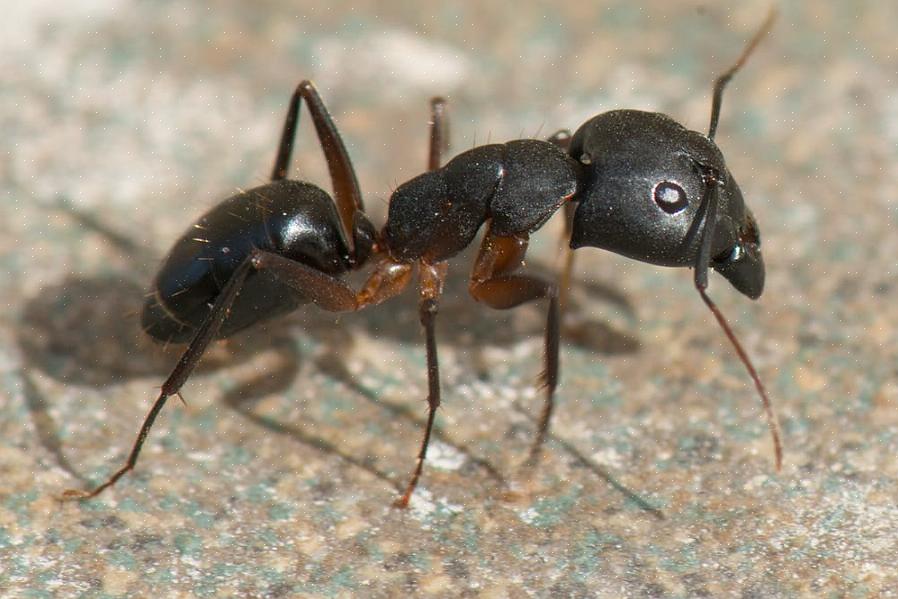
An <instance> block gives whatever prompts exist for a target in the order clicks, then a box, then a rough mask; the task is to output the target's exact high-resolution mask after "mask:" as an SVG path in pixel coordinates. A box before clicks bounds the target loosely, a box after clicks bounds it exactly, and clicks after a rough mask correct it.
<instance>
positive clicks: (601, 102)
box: [0, 0, 898, 597]
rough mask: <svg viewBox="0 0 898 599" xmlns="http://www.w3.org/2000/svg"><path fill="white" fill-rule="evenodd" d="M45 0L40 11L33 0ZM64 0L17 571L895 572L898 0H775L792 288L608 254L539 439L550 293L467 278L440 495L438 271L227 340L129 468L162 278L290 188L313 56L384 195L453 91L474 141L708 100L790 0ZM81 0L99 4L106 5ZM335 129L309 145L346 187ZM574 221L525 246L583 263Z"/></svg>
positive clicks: (787, 266) (20, 52)
mask: <svg viewBox="0 0 898 599" xmlns="http://www.w3.org/2000/svg"><path fill="white" fill-rule="evenodd" d="M13 4H15V3H13ZM395 4H396V5H395V6H387V7H384V3H375V2H362V3H359V2H348V1H342V0H335V1H333V2H328V3H326V4H322V3H320V2H313V1H309V0H297V1H290V2H286V1H275V0H269V1H262V2H251V3H248V2H240V1H237V0H225V1H223V2H217V3H213V4H211V5H210V8H205V7H204V6H201V5H200V4H199V3H194V4H185V3H181V2H170V1H166V0H162V1H157V2H138V3H134V2H125V1H124V0H94V1H92V2H86V3H85V2H78V3H59V2H49V1H47V0H32V1H30V2H27V3H17V4H16V5H15V6H7V7H5V8H4V13H5V14H4V19H3V23H2V25H0V32H2V35H0V40H2V41H0V70H2V73H3V83H2V85H0V295H2V297H3V304H4V309H3V310H2V311H0V481H2V484H0V595H3V596H13V597H18V596H22V597H43V596H76V595H77V596H89V597H112V596H124V595H128V596H150V595H154V596H159V597H163V596H181V597H192V596H197V597H201V596H222V595H232V596H269V597H274V596H291V595H302V596H322V597H332V596H366V597H390V596H408V595H412V594H414V595H421V596H446V597H450V596H452V597H455V596H485V597H506V596H507V597H521V596H556V597H560V596H574V597H576V596H606V597H622V596H624V597H626V596H632V597H638V596H646V595H648V596H659V597H668V596H681V597H685V596H689V597H698V596H743V597H775V596H796V595H806V596H816V597H820V596H872V595H879V596H893V595H894V594H895V593H896V591H895V589H898V575H896V574H895V564H896V563H898V548H896V541H898V507H896V500H895V498H896V496H898V462H896V458H895V456H896V454H898V405H896V401H898V372H896V367H895V364H896V358H898V303H896V302H895V301H894V297H895V294H896V293H898V266H896V259H895V256H896V255H898V236H896V235H895V233H894V229H893V227H892V226H893V224H894V220H895V218H896V216H898V213H896V208H895V207H896V206H898V204H896V201H895V185H894V182H895V181H896V180H898V81H896V72H898V53H896V50H895V37H894V32H893V30H894V26H895V23H898V4H896V3H894V2H881V1H876V2H874V1H873V0H869V1H859V2H839V1H836V0H830V1H820V2H797V1H795V2H793V1H784V2H781V3H780V5H781V15H780V19H779V21H778V23H777V25H776V27H775V29H774V31H773V34H772V36H771V37H770V38H769V39H767V40H766V41H765V42H764V43H763V44H762V46H761V47H760V48H759V49H758V51H757V53H756V55H754V56H753V57H752V58H751V60H750V61H749V63H748V65H747V66H746V68H745V70H744V71H743V72H741V73H739V75H738V76H737V77H736V79H735V80H734V82H733V85H732V87H731V89H730V91H729V92H728V95H727V97H726V98H725V101H724V106H723V115H722V121H721V125H720V129H719V132H718V136H717V139H718V143H719V144H720V146H721V148H722V149H723V151H724V153H725V155H726V156H727V160H728V164H729V166H730V168H731V170H732V172H733V173H734V174H735V176H736V177H737V178H738V180H739V183H740V185H741V187H742V190H743V192H744V193H745V197H746V201H747V202H748V204H749V205H750V206H751V208H752V209H753V211H754V213H755V216H756V217H757V220H758V222H759V223H760V227H761V232H762V236H763V241H764V253H765V258H766V262H767V267H768V279H767V288H766V291H765V294H764V296H763V297H762V298H761V299H760V300H759V301H758V302H750V301H749V300H747V299H745V298H743V297H741V296H739V295H738V294H737V293H736V292H735V291H733V290H732V289H731V288H729V286H728V285H727V284H726V282H725V281H724V280H723V279H721V278H720V277H719V276H717V275H714V274H712V275H711V276H712V289H711V293H712V295H713V297H715V298H716V299H717V300H718V302H719V304H720V306H721V308H722V309H723V310H724V312H725V313H726V314H727V315H728V316H729V318H730V319H731V322H732V324H733V326H734V328H735V329H736V331H737V333H738V334H739V335H740V337H741V338H742V340H743V342H744V343H745V345H746V347H747V349H748V351H749V353H750V354H751V355H752V356H753V357H754V359H755V361H756V364H757V366H758V368H759V370H760V372H761V375H762V377H763V378H764V379H765V381H766V382H767V385H768V386H769V390H770V393H771V395H772V397H773V398H774V400H775V402H776V405H777V408H778V410H779V416H780V419H781V423H782V427H783V433H784V441H785V447H786V454H785V466H784V468H783V470H782V472H780V473H777V472H775V469H774V466H773V460H772V450H771V445H770V440H769V437H768V434H767V428H766V425H765V423H764V420H763V417H762V414H761V410H760V406H759V402H758V400H757V398H756V396H755V393H754V390H753V388H752V386H751V383H750V381H749V379H748V378H747V376H746V375H745V373H744V371H743V369H742V366H741V365H740V364H739V363H738V361H736V359H735V356H734V353H733V351H732V349H731V348H730V347H729V345H728V343H727V341H726V339H725V338H724V336H723V335H722V334H721V332H720V331H719V330H718V328H717V327H716V325H715V323H714V321H713V318H712V317H711V315H710V314H708V313H707V311H706V310H705V308H704V306H703V305H702V303H701V301H700V300H699V298H698V297H697V296H696V294H695V292H694V290H693V289H692V286H691V273H690V272H689V271H687V270H685V269H662V268H657V267H653V266H648V265H643V264H638V263H635V262H632V261H628V260H625V259H623V258H620V257H617V256H614V255H612V254H609V253H607V252H600V251H596V250H588V249H586V250H579V251H578V260H577V273H576V274H577V276H576V281H577V283H576V287H575V289H574V300H575V302H574V304H575V305H574V306H573V307H572V309H571V310H570V312H569V314H568V318H569V323H568V325H569V328H572V329H574V330H572V331H570V334H568V335H567V339H566V341H565V343H564V345H563V352H562V366H563V382H562V384H561V387H560V388H559V391H558V407H557V412H556V416H557V417H556V419H555V421H554V428H553V437H552V438H551V439H550V441H549V443H548V445H547V448H546V451H545V455H544V459H543V460H542V462H541V463H540V464H539V465H538V466H537V467H536V468H535V469H534V470H533V471H532V472H531V473H529V474H528V473H527V472H526V471H524V470H521V468H520V465H521V464H522V462H523V460H524V459H525V457H526V455H527V450H528V447H529V443H530V441H531V439H532V434H533V428H534V420H535V418H536V416H537V415H538V413H539V408H540V405H541V401H542V400H541V397H540V395H539V393H538V392H537V391H536V390H535V389H534V388H533V383H534V381H535V380H536V377H537V374H538V372H539V370H540V368H541V365H540V360H541V358H540V354H541V341H540V336H541V326H542V324H541V323H542V321H543V318H544V315H543V314H544V313H543V310H544V308H543V307H542V306H536V305H535V306H531V307H525V308H521V309H518V310H515V311H512V312H509V313H500V312H492V311H489V310H487V309H486V308H484V307H481V306H478V305H476V304H475V303H474V302H473V301H472V300H471V299H470V298H469V297H468V296H467V295H466V292H465V279H464V277H465V275H466V273H468V272H469V269H470V260H471V255H470V253H469V254H467V255H465V256H462V257H461V258H460V259H458V260H456V261H454V262H453V265H452V269H451V278H450V283H449V289H448V291H447V294H446V296H445V299H444V301H443V304H442V311H441V313H440V317H439V323H438V331H439V339H440V350H441V355H440V357H441V365H442V367H443V384H444V400H443V401H444V404H443V408H442V409H441V411H440V413H439V418H438V438H437V440H436V442H435V443H434V445H433V446H432V452H431V456H430V458H429V460H428V468H427V470H426V471H425V475H424V478H423V480H422V483H421V487H420V490H419V492H418V494H416V495H415V497H414V500H413V502H412V506H411V509H409V510H407V511H399V510H396V509H393V508H391V507H390V504H391V502H392V500H393V499H394V498H395V497H396V495H397V493H398V489H399V488H401V487H402V486H403V485H404V484H405V482H406V480H407V476H408V474H409V473H410V471H411V469H412V467H413V465H414V455H415V452H416V451H417V446H418V443H419V439H420V435H421V422H422V420H423V417H424V414H425V406H424V402H423V395H424V391H425V389H424V374H425V373H424V352H423V344H422V340H421V334H420V330H419V325H418V318H417V312H416V308H415V300H414V295H415V294H414V293H409V294H408V295H407V297H405V298H403V299H401V300H397V301H395V302H392V303H391V304H387V305H384V306H382V307H380V308H375V309H371V310H369V311H366V312H364V313H360V314H355V315H350V316H343V317H339V318H337V317H335V316H333V315H329V314H325V313H322V312H320V311H317V310H315V309H303V310H300V311H299V312H297V313H296V314H295V315H293V316H291V317H290V318H289V319H287V320H286V321H281V322H278V323H275V324H273V325H272V326H270V327H268V328H267V329H263V330H256V331H255V332H253V333H252V334H248V335H243V336H241V337H239V338H237V339H234V340H233V341H232V342H230V343H228V344H220V345H219V346H217V347H216V348H215V351H214V352H212V353H211V354H210V356H209V357H208V359H207V360H206V361H205V363H204V367H203V368H202V371H201V372H199V373H197V375H196V376H194V377H193V378H192V379H191V380H190V382H189V383H188V384H187V386H186V387H185V389H184V396H185V399H186V401H187V406H186V407H184V406H182V405H180V403H179V402H177V401H173V402H171V404H170V405H169V406H167V407H166V409H165V411H164V413H163V414H162V416H161V417H160V420H159V422H158V424H157V426H156V428H155V429H154V430H153V432H152V434H151V437H150V440H149V441H148V443H147V446H146V449H145V451H144V454H143V456H142V460H141V461H140V463H139V465H138V468H137V470H136V471H135V472H134V473H133V475H130V476H128V477H126V478H125V479H123V480H122V481H121V482H120V484H119V485H117V486H116V487H115V488H114V489H111V490H110V491H109V492H107V493H106V494H104V495H103V496H102V497H100V498H99V499H97V500H94V501H89V502H85V503H82V504H78V503H67V504H61V503H59V502H57V500H56V499H55V497H56V496H58V495H59V494H60V493H61V492H62V491H63V490H64V489H66V488H72V487H74V488H82V487H84V486H86V485H88V484H90V483H91V482H93V483H96V482H97V481H100V480H102V479H103V478H104V477H105V476H107V475H108V474H109V473H110V472H111V471H112V470H113V469H114V468H115V467H117V466H118V465H119V464H120V463H121V462H122V460H123V458H124V456H125V455H126V452H127V450H128V449H129V448H130V446H131V443H132V441H133V436H134V434H135V432H136V429H137V426H138V424H139V421H140V419H141V418H142V417H143V415H144V413H145V411H146V409H147V407H148V405H149V402H150V401H151V400H152V398H153V396H154V394H155V393H156V387H157V386H158V385H159V384H160V383H161V381H162V379H163V378H164V377H165V374H166V372H167V369H169V368H170V367H171V365H172V364H173V363H174V361H175V360H176V359H177V353H176V351H175V352H173V351H171V349H175V350H176V349H177V348H170V350H169V351H168V352H163V351H162V350H161V349H160V348H158V347H155V346H153V345H152V344H150V343H149V342H148V341H146V340H145V339H143V338H142V337H141V334H140V331H139V327H138V322H137V319H136V318H135V316H134V310H135V309H136V308H137V307H138V306H139V305H140V303H141V298H142V294H143V293H144V292H145V291H146V290H147V286H148V284H149V281H150V280H151V278H152V274H153V269H154V267H155V265H156V264H157V263H158V260H159V258H160V257H161V256H162V254H163V253H164V252H165V251H166V249H167V247H168V245H169V244H170V243H171V241H172V240H174V239H176V238H177V237H178V236H179V235H180V234H181V232H182V230H183V228H184V227H185V226H186V224H187V223H189V222H190V221H191V220H192V219H193V218H195V217H196V216H198V215H199V214H201V213H202V212H203V211H204V210H206V209H207V208H208V207H209V206H211V205H212V204H213V203H214V202H215V201H216V200H217V199H220V198H224V197H227V196H228V195H231V194H232V193H233V192H234V190H235V189H237V188H244V187H248V186H252V185H256V184H259V183H261V182H263V181H264V180H265V178H266V176H267V173H268V171H269V169H270V165H271V161H272V160H273V156H274V147H275V144H276V140H277V136H278V134H279V131H280V127H281V122H280V120H281V118H282V115H283V112H284V110H285V107H286V102H287V99H288V97H289V94H290V93H291V91H292V88H293V86H294V85H295V84H296V83H297V82H298V81H299V80H300V79H302V78H307V77H308V78H312V79H314V80H315V81H316V83H317V84H318V86H319V88H320V90H321V93H322V95H323V96H324V98H325V100H326V101H327V103H328V105H329V107H330V109H331V110H332V112H333V114H334V116H335V118H336V120H337V123H338V125H339V127H340V129H341V131H342V133H343V134H344V135H345V137H346V140H347V144H348V147H349V151H350V153H351V155H352V156H353V158H354V159H355V161H356V166H357V169H358V174H359V178H360V180H361V183H362V186H363V189H364V192H365V197H366V200H367V204H368V206H369V211H370V212H371V214H372V220H373V221H374V222H375V223H378V224H379V223H381V222H382V220H383V215H384V214H385V200H386V198H387V197H388V196H389V193H390V190H391V189H393V188H395V186H396V185H398V184H399V183H401V182H402V181H404V180H407V179H409V178H411V177H412V176H414V175H416V174H418V173H419V172H421V170H422V169H423V168H424V165H425V148H426V126H427V98H428V97H429V96H430V95H432V94H441V95H444V96H447V97H448V98H449V101H450V108H451V116H452V133H453V148H454V149H455V150H456V151H459V150H462V149H466V148H468V147H471V146H472V145H473V144H475V143H484V142H485V141H487V140H488V139H490V140H493V141H502V140H507V139H512V138H515V137H519V136H521V135H523V136H537V135H538V136H546V135H547V134H549V133H551V132H552V131H554V130H556V129H558V128H561V127H567V128H575V127H576V126H577V125H579V124H580V123H581V122H583V121H584V120H585V119H587V118H589V117H590V116H592V115H593V114H596V113H598V112H601V111H604V110H609V109H612V108H619V107H629V108H640V109H647V110H659V111H662V112H665V113H668V114H670V115H672V116H674V117H675V118H677V119H678V120H680V121H681V122H683V123H684V124H685V125H687V126H688V127H690V128H694V129H697V130H700V131H703V130H705V129H706V127H707V115H708V111H709V104H710V100H709V96H710V85H711V81H712V79H713V78H714V77H715V76H716V74H718V73H720V72H721V71H722V69H724V68H725V67H726V66H728V65H729V64H730V63H731V61H732V60H734V58H735V57H736V56H737V55H738V53H739V51H740V48H741V47H742V44H743V42H744V40H746V39H747V38H748V37H749V36H750V35H751V33H752V32H753V30H754V28H755V27H756V26H757V25H758V24H759V23H760V22H761V20H763V17H764V14H765V13H766V11H767V8H768V5H769V2H767V1H766V0H765V1H757V2H755V1H751V2H715V3H707V4H702V3H699V2H685V1H680V2H670V1H663V2H662V1H660V0H659V1H657V2H646V3H644V4H643V6H642V7H641V8H638V7H635V6H634V5H633V3H632V2H630V1H629V0H619V1H618V0H609V1H602V0H594V1H590V2H568V3H556V2H542V3H532V4H531V5H522V3H519V2H490V3H485V2H484V3H470V4H461V5H446V4H443V3H426V2H425V3H418V4H417V6H413V4H412V3H398V2H397V3H395ZM75 6H77V7H78V8H75ZM308 125H309V123H308V120H307V119H306V120H304V121H303V123H302V124H301V132H300V136H301V137H300V141H299V146H298V148H297V152H296V160H297V161H296V165H298V166H296V167H294V173H297V172H298V173H301V174H302V176H303V177H304V178H307V179H310V180H313V181H317V182H320V183H322V184H326V183H327V174H326V169H325V168H324V165H323V161H322V160H321V158H320V152H319V151H318V149H317V148H316V146H315V143H314V141H313V137H312V136H311V134H310V127H309V126H308ZM560 231H561V227H560V223H558V222H554V221H553V222H552V223H550V225H549V226H547V227H545V229H544V231H543V232H542V233H541V234H540V235H539V236H538V238H537V239H535V240H534V242H533V245H532V248H531V254H530V260H529V262H528V264H529V266H530V267H531V268H534V269H542V270H546V271H550V270H551V269H553V268H555V266H556V264H557V258H556V257H557V253H556V246H557V241H556V239H557V237H558V234H559V233H560Z"/></svg>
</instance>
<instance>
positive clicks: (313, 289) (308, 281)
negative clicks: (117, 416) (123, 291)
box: [62, 251, 411, 500]
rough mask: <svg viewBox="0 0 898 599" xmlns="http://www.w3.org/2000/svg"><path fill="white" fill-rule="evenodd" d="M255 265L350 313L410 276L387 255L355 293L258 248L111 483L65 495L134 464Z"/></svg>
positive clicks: (165, 387) (86, 495)
mask: <svg viewBox="0 0 898 599" xmlns="http://www.w3.org/2000/svg"><path fill="white" fill-rule="evenodd" d="M253 269H256V270H268V271H269V272H272V273H273V274H274V275H275V276H276V277H277V278H278V279H279V280H280V281H282V282H283V283H285V284H287V285H289V286H291V287H294V288H295V289H296V290H297V291H299V292H300V293H302V294H303V295H304V296H306V297H308V298H309V299H310V300H311V301H312V302H314V303H315V304H317V305H318V306H320V307H321V308H323V309H325V310H328V311H330V312H351V311H354V310H358V309H360V308H361V307H364V306H365V305H367V304H376V303H380V302H382V301H384V300H386V299H388V298H390V297H392V296H394V295H396V294H397V293H399V292H400V291H402V289H403V287H404V286H405V284H406V283H407V282H408V280H409V275H410V272H411V266H410V265H399V264H395V263H392V262H390V261H387V260H385V261H383V262H381V264H380V265H378V268H377V269H376V270H375V272H374V273H373V274H372V277H371V278H372V279H373V280H374V282H373V283H372V282H371V280H369V284H368V285H367V286H366V287H365V289H364V290H363V291H362V292H360V293H359V294H358V295H356V294H355V292H353V290H352V288H351V287H349V286H348V285H346V283H344V282H343V281H341V280H340V279H337V278H334V277H332V276H330V275H327V274H324V273H322V272H321V271H318V270H315V269H314V268H310V267H308V266H306V265H304V264H300V263H299V262H294V261H293V260H290V259H288V258H284V257H283V256H280V255H278V254H272V253H269V252H262V251H257V252H254V253H253V254H252V255H250V256H249V257H248V258H247V259H246V260H245V261H244V262H243V263H242V264H241V265H240V266H239V267H238V268H237V270H236V271H234V274H233V275H231V278H230V279H229V280H228V282H227V284H226V285H225V287H224V289H222V291H221V293H219V294H218V298H216V300H215V304H214V305H213V307H212V309H211V310H210V312H209V316H208V317H207V318H206V320H205V321H204V322H203V324H202V325H201V326H200V328H199V329H197V332H196V334H195V335H194V337H193V339H192V340H191V342H190V344H189V345H188V346H187V349H186V350H185V351H184V353H183V354H182V356H181V359H180V360H179V361H178V364H177V365H176V366H175V368H174V370H173V371H172V373H171V374H170V375H169V376H168V378H167V379H166V380H165V382H164V383H163V384H162V391H161V392H160V394H159V397H157V398H156V401H155V402H154V403H153V406H152V407H151V408H150V411H149V413H148V414H147V416H146V418H144V421H143V424H142V425H141V427H140V431H139V432H138V433H137V440H136V441H135V442H134V445H133V446H132V448H131V452H130V454H128V459H127V460H126V461H125V465H124V466H122V467H121V468H119V469H118V470H117V471H116V472H115V473H114V474H113V475H112V476H110V477H109V479H107V480H106V482H104V483H103V484H101V485H99V486H98V487H96V488H94V489H93V490H91V491H81V490H75V489H70V490H67V491H65V492H64V493H63V496H62V498H63V499H66V500H67V499H90V498H92V497H96V496H97V495H99V494H100V493H102V492H103V491H104V490H105V489H107V488H109V487H111V486H112V485H114V484H115V483H116V481H118V480H119V479H120V478H121V477H122V476H124V475H125V474H126V473H127V472H129V471H131V470H133V469H134V466H135V465H136V464H137V458H138V457H139V456H140V451H141V449H142V448H143V444H144V442H145V441H146V439H147V436H148V435H149V433H150V429H151V428H152V427H153V424H154V422H155V421H156V417H157V416H158V415H159V412H160V411H162V408H163V406H165V403H166V401H167V400H168V398H169V397H171V396H172V395H176V394H178V392H179V391H180V389H181V386H182V385H183V384H184V383H185V382H186V381H187V379H188V378H189V377H190V375H191V373H192V372H193V369H194V368H196V365H197V364H198V363H199V361H200V359H201V358H202V357H203V354H204V353H205V351H206V348H207V347H208V346H209V343H211V342H212V340H213V339H215V338H216V336H217V335H218V331H219V330H221V326H222V324H223V323H224V321H225V319H227V316H228V312H229V311H230V309H231V305H233V303H234V299H235V298H236V297H237V295H238V294H239V293H240V289H241V288H242V287H243V283H244V281H245V280H246V277H247V275H248V274H249V273H250V271H251V270H253Z"/></svg>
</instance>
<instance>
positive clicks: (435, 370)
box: [394, 261, 448, 508]
mask: <svg viewBox="0 0 898 599" xmlns="http://www.w3.org/2000/svg"><path fill="white" fill-rule="evenodd" d="M447 270H448V268H447V265H446V263H445V262H440V263H438V264H427V263H426V262H423V261H421V262H419V263H418V272H419V276H420V279H421V280H420V303H419V304H418V313H419V314H420V317H421V325H422V326H423V327H424V338H425V345H426V347H427V425H426V428H425V430H424V439H423V440H422V441H421V450H420V451H419V452H418V460H417V462H416V463H415V471H414V473H412V478H411V480H409V481H408V486H407V487H406V489H405V493H403V494H402V497H400V498H399V499H397V500H396V502H395V504H394V505H395V506H396V507H399V508H404V507H408V502H409V500H410V499H411V497H412V493H413V492H414V491H415V487H417V486H418V480H419V479H420V478H421V472H422V471H423V470H424V459H425V458H426V457H427V446H428V444H429V443H430V435H431V433H432V432H433V422H434V419H435V418H436V415H437V408H438V407H440V367H439V362H438V359H437V340H436V332H435V325H436V318H437V310H438V307H439V301H440V295H442V293H443V283H444V282H445V280H446V272H447Z"/></svg>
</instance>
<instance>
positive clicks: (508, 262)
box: [469, 232, 560, 464]
mask: <svg viewBox="0 0 898 599" xmlns="http://www.w3.org/2000/svg"><path fill="white" fill-rule="evenodd" d="M527 241H528V238H527V236H526V235H519V236H515V237H496V236H493V235H492V234H490V233H489V232H487V235H486V237H485V238H484V240H483V245H481V247H480V253H479V254H478V256H477V262H476V263H475V265H474V272H473V274H472V275H471V282H470V284H469V290H470V292H471V295H472V296H474V298H475V299H476V300H477V301H481V302H483V303H485V304H486V305H488V306H490V307H492V308H496V309H497V310H506V309H508V308H513V307H515V306H519V305H521V304H523V303H526V302H530V301H533V300H536V299H542V298H546V299H548V300H549V311H548V314H547V316H546V336H545V356H544V360H545V367H544V370H543V372H542V374H541V375H540V379H541V381H542V384H543V386H544V387H545V389H546V398H545V403H544V404H543V411H542V414H541V415H540V419H539V428H538V429H537V433H536V439H535V440H534V442H533V446H532V447H531V448H530V456H529V458H528V460H527V462H528V463H531V464H532V463H534V462H535V461H536V460H537V459H538V458H539V453H540V451H541V450H542V446H543V443H544V442H545V440H546V434H547V433H548V430H549V421H550V420H551V418H552V410H553V408H554V406H555V401H554V396H555V388H556V387H557V386H558V378H559V373H560V370H559V364H558V346H559V335H560V326H559V308H558V289H557V287H556V286H555V285H553V284H552V283H549V282H547V281H544V280H542V279H540V278H538V277H534V276H531V275H519V274H511V273H513V271H514V270H515V269H517V268H518V267H519V266H520V265H521V262H522V260H523V257H524V253H525V252H526V251H527Z"/></svg>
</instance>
